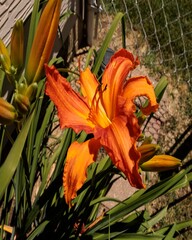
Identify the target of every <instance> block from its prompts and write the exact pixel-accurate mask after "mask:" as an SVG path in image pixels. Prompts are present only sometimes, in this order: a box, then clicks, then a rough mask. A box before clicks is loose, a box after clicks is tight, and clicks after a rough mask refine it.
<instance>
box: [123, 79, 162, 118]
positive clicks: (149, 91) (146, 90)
mask: <svg viewBox="0 0 192 240" xmlns="http://www.w3.org/2000/svg"><path fill="white" fill-rule="evenodd" d="M139 96H146V97H147V98H148V99H149V104H148V106H147V107H145V108H141V111H142V112H143V113H144V114H145V115H149V114H150V113H151V112H155V111H156V110H157V108H158V103H157V102H156V96H155V93H154V88H153V86H152V84H151V82H150V80H149V79H148V78H147V77H143V76H139V77H133V78H130V79H129V80H128V81H127V83H126V85H125V87H124V91H123V97H125V98H126V99H127V103H126V104H127V106H126V108H127V109H128V110H129V109H130V104H131V106H132V103H133V101H134V99H135V98H136V97H139Z"/></svg>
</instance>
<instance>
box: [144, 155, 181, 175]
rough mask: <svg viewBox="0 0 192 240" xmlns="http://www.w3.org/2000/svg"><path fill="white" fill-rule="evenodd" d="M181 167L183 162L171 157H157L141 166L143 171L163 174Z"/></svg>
mask: <svg viewBox="0 0 192 240" xmlns="http://www.w3.org/2000/svg"><path fill="white" fill-rule="evenodd" d="M179 166H181V161H180V160H179V159H178V158H175V157H172V156H169V155H156V156H154V157H153V158H151V159H150V160H149V161H146V162H144V163H142V164H141V165H140V168H141V169H142V170H143V171H149V172H162V171H168V170H171V169H175V168H177V167H179Z"/></svg>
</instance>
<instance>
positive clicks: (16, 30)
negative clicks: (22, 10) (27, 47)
mask: <svg viewBox="0 0 192 240" xmlns="http://www.w3.org/2000/svg"><path fill="white" fill-rule="evenodd" d="M23 49H24V30H23V21H22V20H18V21H17V22H16V23H15V25H14V27H13V31H12V35H11V53H10V58H11V64H12V65H13V66H14V67H15V68H16V69H17V73H19V72H20V71H21V70H22V67H23V62H24V59H23Z"/></svg>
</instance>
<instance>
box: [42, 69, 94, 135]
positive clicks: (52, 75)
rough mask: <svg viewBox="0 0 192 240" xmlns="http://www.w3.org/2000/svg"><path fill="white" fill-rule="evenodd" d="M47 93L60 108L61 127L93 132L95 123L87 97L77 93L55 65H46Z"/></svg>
mask: <svg viewBox="0 0 192 240" xmlns="http://www.w3.org/2000/svg"><path fill="white" fill-rule="evenodd" d="M45 69H46V77H47V82H46V90H45V92H46V94H47V95H49V97H50V98H51V100H52V101H53V102H54V104H55V105H56V107H57V109H58V116H59V119H60V126H61V128H64V127H68V128H73V130H74V131H75V132H77V133H78V132H80V131H82V130H84V131H86V132H87V133H91V132H92V131H93V128H94V124H93V123H92V122H91V121H89V120H88V116H89V111H90V109H89V106H88V104H87V102H86V101H85V99H84V98H83V97H81V96H80V95H79V94H78V93H76V92H75V91H74V90H73V89H72V88H71V86H70V84H69V83H68V82H67V80H66V79H65V78H63V77H62V76H61V75H60V74H59V72H58V71H57V70H56V68H55V67H53V66H52V67H49V66H47V65H46V66H45Z"/></svg>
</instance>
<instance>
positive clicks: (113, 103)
mask: <svg viewBox="0 0 192 240" xmlns="http://www.w3.org/2000/svg"><path fill="white" fill-rule="evenodd" d="M137 64H138V61H137V60H136V61H135V60H134V57H133V55H132V54H131V53H130V52H128V51H126V50H125V49H121V50H120V51H118V52H116V53H115V54H114V55H113V57H112V58H111V60H110V62H109V63H108V65H107V66H106V69H105V71H104V74H103V78H102V85H103V88H106V90H105V91H104V92H103V105H104V108H105V110H106V112H107V115H108V117H109V118H110V119H112V118H113V117H115V115H116V110H117V96H118V95H119V94H121V91H122V89H123V82H124V80H125V78H126V77H127V75H128V73H129V72H130V70H132V69H134V68H135V66H136V65H137Z"/></svg>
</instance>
